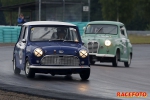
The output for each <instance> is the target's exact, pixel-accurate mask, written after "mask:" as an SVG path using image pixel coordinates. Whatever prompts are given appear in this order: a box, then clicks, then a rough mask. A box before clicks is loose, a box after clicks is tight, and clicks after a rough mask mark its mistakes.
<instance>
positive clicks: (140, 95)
mask: <svg viewBox="0 0 150 100" xmlns="http://www.w3.org/2000/svg"><path fill="white" fill-rule="evenodd" d="M116 96H117V97H119V98H146V97H147V96H148V94H147V93H146V92H117V93H116Z"/></svg>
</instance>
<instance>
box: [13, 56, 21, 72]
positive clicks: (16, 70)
mask: <svg viewBox="0 0 150 100" xmlns="http://www.w3.org/2000/svg"><path fill="white" fill-rule="evenodd" d="M13 70H14V74H20V72H21V70H20V69H19V68H17V67H16V59H15V58H14V59H13Z"/></svg>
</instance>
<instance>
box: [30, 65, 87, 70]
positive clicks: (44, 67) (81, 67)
mask: <svg viewBox="0 0 150 100" xmlns="http://www.w3.org/2000/svg"><path fill="white" fill-rule="evenodd" d="M29 68H35V69H86V68H87V69H89V68H90V67H89V66H85V65H84V66H34V65H30V66H29Z"/></svg>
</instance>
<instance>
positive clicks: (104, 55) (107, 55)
mask: <svg viewBox="0 0 150 100" xmlns="http://www.w3.org/2000/svg"><path fill="white" fill-rule="evenodd" d="M89 55H91V56H92V55H93V56H96V57H110V58H113V57H115V55H112V54H97V53H89Z"/></svg>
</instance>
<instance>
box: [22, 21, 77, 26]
mask: <svg viewBox="0 0 150 100" xmlns="http://www.w3.org/2000/svg"><path fill="white" fill-rule="evenodd" d="M23 25H27V26H28V25H66V26H76V25H74V24H71V23H68V22H60V21H31V22H26V23H24V24H23Z"/></svg>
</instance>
